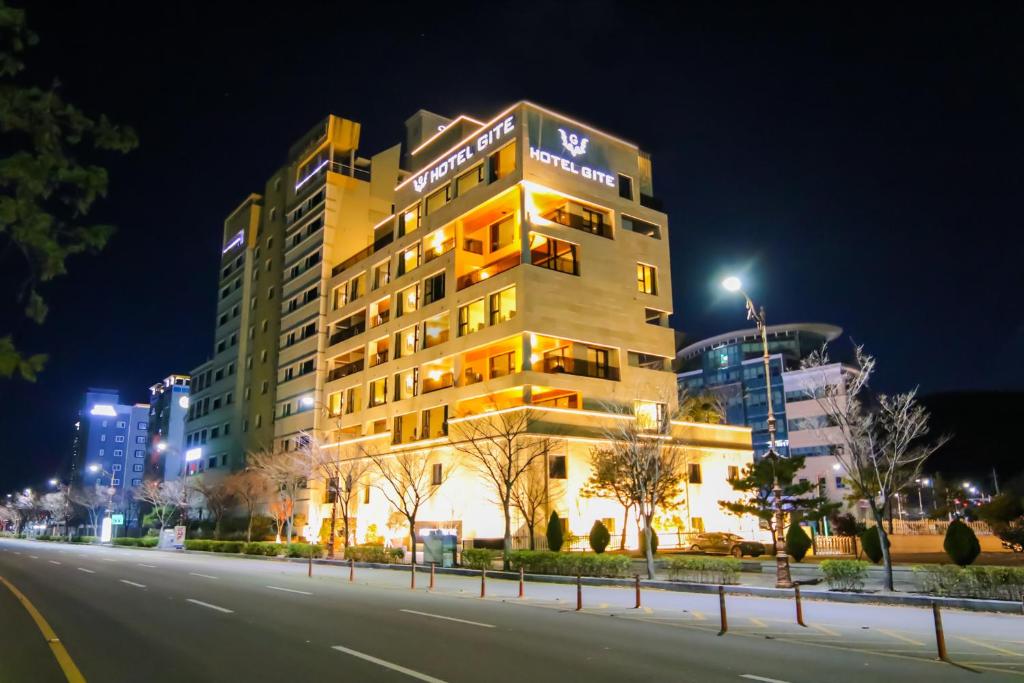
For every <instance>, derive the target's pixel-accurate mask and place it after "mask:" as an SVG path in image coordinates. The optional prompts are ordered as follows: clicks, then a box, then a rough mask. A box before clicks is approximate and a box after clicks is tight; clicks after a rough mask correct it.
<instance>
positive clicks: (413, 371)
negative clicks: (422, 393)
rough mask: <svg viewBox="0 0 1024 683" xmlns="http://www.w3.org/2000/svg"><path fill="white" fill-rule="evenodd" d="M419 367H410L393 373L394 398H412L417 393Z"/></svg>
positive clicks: (398, 399) (397, 399) (399, 399)
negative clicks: (395, 373)
mask: <svg viewBox="0 0 1024 683" xmlns="http://www.w3.org/2000/svg"><path fill="white" fill-rule="evenodd" d="M418 385H419V369H418V368H410V369H409V370H406V371H405V372H400V373H398V374H397V375H395V400H396V401H401V400H403V399H406V398H412V397H413V396H415V395H416V394H417V393H418Z"/></svg>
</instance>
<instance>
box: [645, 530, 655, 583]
mask: <svg viewBox="0 0 1024 683" xmlns="http://www.w3.org/2000/svg"><path fill="white" fill-rule="evenodd" d="M644 556H645V557H646V558H647V578H648V579H653V578H654V551H653V550H652V549H651V518H650V516H649V515H644Z"/></svg>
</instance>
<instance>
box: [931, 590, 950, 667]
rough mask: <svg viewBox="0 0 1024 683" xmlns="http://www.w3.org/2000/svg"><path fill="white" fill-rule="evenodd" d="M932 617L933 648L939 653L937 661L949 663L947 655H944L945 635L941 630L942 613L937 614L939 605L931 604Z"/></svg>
mask: <svg viewBox="0 0 1024 683" xmlns="http://www.w3.org/2000/svg"><path fill="white" fill-rule="evenodd" d="M932 617H933V618H934V619H935V646H936V648H937V649H938V651H939V659H941V660H942V661H944V662H948V661H949V655H948V654H946V634H945V633H944V632H943V630H942V613H941V612H939V603H937V602H933V603H932Z"/></svg>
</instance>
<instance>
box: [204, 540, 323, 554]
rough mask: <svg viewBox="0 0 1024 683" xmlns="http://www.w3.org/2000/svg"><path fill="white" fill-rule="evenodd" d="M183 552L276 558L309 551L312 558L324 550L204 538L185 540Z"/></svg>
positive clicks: (291, 545)
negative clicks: (199, 551)
mask: <svg viewBox="0 0 1024 683" xmlns="http://www.w3.org/2000/svg"><path fill="white" fill-rule="evenodd" d="M185 550H205V551H207V552H214V553H231V554H235V553H245V554H246V555H267V556H269V557H276V556H278V555H285V556H287V557H309V554H310V550H312V552H313V557H323V555H324V549H323V546H321V545H313V546H311V545H310V544H309V543H290V544H288V545H285V544H283V543H262V542H259V543H257V542H253V543H246V542H245V541H213V540H209V539H206V538H188V539H185Z"/></svg>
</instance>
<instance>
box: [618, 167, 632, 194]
mask: <svg viewBox="0 0 1024 683" xmlns="http://www.w3.org/2000/svg"><path fill="white" fill-rule="evenodd" d="M619 196H620V197H623V198H625V199H633V179H632V178H630V177H629V176H628V175H622V174H621V173H620V174H619Z"/></svg>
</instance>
